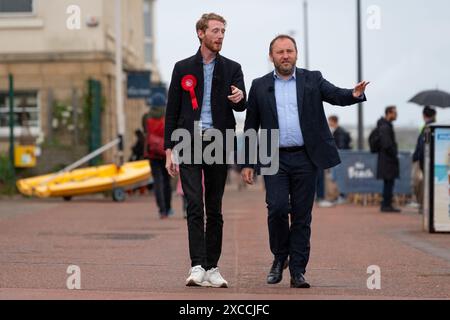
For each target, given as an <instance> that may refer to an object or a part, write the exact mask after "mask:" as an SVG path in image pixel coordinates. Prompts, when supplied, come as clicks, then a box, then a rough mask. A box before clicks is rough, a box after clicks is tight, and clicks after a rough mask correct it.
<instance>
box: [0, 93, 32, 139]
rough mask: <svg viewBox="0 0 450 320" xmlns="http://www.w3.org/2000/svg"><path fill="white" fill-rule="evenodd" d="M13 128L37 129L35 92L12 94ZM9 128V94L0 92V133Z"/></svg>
mask: <svg viewBox="0 0 450 320" xmlns="http://www.w3.org/2000/svg"><path fill="white" fill-rule="evenodd" d="M13 111H14V126H15V127H20V128H22V129H30V131H35V130H32V129H39V126H40V121H39V106H38V95H37V92H36V91H16V92H15V93H14V109H13ZM7 128H9V94H8V92H5V91H0V131H5V129H7Z"/></svg>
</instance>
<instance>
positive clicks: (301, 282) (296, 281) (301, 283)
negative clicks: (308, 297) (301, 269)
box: [291, 273, 311, 288]
mask: <svg viewBox="0 0 450 320" xmlns="http://www.w3.org/2000/svg"><path fill="white" fill-rule="evenodd" d="M310 287H311V286H310V285H309V283H308V282H306V280H305V277H304V276H303V274H301V273H300V274H298V275H295V276H293V277H291V288H310Z"/></svg>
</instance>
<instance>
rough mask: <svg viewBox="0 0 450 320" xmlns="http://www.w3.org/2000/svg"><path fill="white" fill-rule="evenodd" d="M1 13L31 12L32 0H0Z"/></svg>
mask: <svg viewBox="0 0 450 320" xmlns="http://www.w3.org/2000/svg"><path fill="white" fill-rule="evenodd" d="M1 13H33V0H0V14H1Z"/></svg>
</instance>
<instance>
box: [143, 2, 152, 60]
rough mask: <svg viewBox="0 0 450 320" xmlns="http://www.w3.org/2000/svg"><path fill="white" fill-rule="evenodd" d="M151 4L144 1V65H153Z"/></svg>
mask: <svg viewBox="0 0 450 320" xmlns="http://www.w3.org/2000/svg"><path fill="white" fill-rule="evenodd" d="M152 8H153V6H152V4H151V2H150V1H149V0H146V1H144V36H145V39H144V42H145V63H146V65H151V64H152V63H153V24H152V22H153V21H152V17H153V15H152Z"/></svg>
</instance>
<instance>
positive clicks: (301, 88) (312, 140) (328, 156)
mask: <svg viewBox="0 0 450 320" xmlns="http://www.w3.org/2000/svg"><path fill="white" fill-rule="evenodd" d="M323 101H326V102H328V103H330V104H332V105H339V106H349V105H352V104H355V103H359V102H362V101H366V97H365V95H364V96H363V97H361V98H354V97H353V90H352V89H341V88H338V87H336V86H334V85H333V84H331V83H330V82H328V81H327V80H325V79H324V78H323V77H322V74H321V73H320V72H319V71H308V70H305V69H299V68H297V105H298V109H299V110H298V111H299V112H298V114H299V121H300V127H301V130H302V134H303V139H304V142H305V148H306V151H307V153H308V156H309V157H310V159H311V161H312V162H313V163H314V164H315V165H316V166H317V167H318V168H321V169H327V168H331V167H334V166H336V165H338V164H339V163H340V162H341V161H340V158H339V153H338V151H337V147H336V143H335V140H334V138H333V135H332V134H331V132H330V129H329V127H328V121H327V118H326V116H325V112H324V109H323ZM260 128H261V129H268V130H269V131H270V130H271V129H279V126H278V113H277V106H276V100H275V79H274V75H273V72H270V73H269V74H267V75H265V76H263V77H261V78H258V79H256V80H254V81H253V84H252V87H251V89H250V93H249V98H248V105H247V116H246V120H245V128H244V130H248V129H255V130H256V131H258V130H259V129H260ZM249 147H250V146H248V145H247V146H246V149H247V151H248V148H249ZM247 154H248V153H247ZM244 167H253V166H252V165H250V164H246V165H245V166H244Z"/></svg>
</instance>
